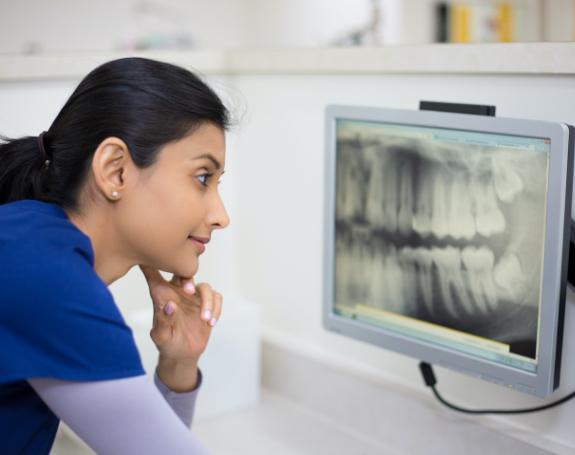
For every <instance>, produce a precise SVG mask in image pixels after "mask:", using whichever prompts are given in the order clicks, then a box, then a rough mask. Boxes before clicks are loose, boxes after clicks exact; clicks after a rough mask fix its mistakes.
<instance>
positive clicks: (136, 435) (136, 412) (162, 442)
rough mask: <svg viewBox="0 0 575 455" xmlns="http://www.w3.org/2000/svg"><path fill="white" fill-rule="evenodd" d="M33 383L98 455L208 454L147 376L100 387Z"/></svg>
mask: <svg viewBox="0 0 575 455" xmlns="http://www.w3.org/2000/svg"><path fill="white" fill-rule="evenodd" d="M28 382H29V383H30V385H31V386H32V388H34V390H35V391H36V393H37V394H38V395H39V396H40V398H42V400H43V401H44V402H45V403H46V404H47V405H48V407H50V409H51V410H52V411H53V412H54V413H55V414H56V415H57V416H58V417H59V418H60V419H61V420H62V421H63V422H65V423H66V424H67V425H68V426H69V427H70V428H71V429H72V430H73V431H74V432H75V433H76V434H77V435H78V436H79V437H80V438H81V439H82V440H83V441H84V442H85V443H86V444H87V445H88V446H89V447H90V448H91V449H92V450H94V451H95V452H96V453H98V454H117V453H121V454H125V455H131V454H134V455H140V454H143V453H162V454H168V455H171V454H183V453H185V454H189V455H208V454H209V452H208V451H207V449H206V447H205V446H204V445H203V444H201V443H200V442H199V441H198V439H197V438H196V437H195V436H194V435H193V434H192V433H191V431H190V430H189V428H186V426H185V425H184V423H183V422H182V421H181V420H180V419H179V418H178V417H177V416H176V414H175V413H174V412H173V411H172V409H170V407H169V406H168V403H167V402H166V400H164V398H163V397H162V395H161V394H160V392H159V391H158V389H157V388H156V387H155V386H154V385H153V384H152V383H151V382H150V381H149V380H148V379H147V377H145V376H138V377H134V378H124V379H114V380H107V381H95V382H92V381H84V382H72V381H61V380H57V379H44V378H38V379H31V380H29V381H28Z"/></svg>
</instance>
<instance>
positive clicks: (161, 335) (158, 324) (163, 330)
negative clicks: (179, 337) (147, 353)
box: [150, 300, 177, 345]
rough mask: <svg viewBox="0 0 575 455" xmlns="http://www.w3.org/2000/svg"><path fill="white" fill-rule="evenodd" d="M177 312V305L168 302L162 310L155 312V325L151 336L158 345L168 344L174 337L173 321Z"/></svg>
mask: <svg viewBox="0 0 575 455" xmlns="http://www.w3.org/2000/svg"><path fill="white" fill-rule="evenodd" d="M176 311H177V304H176V303H174V301H172V300H170V301H168V302H167V303H166V304H165V305H164V306H163V308H162V309H160V310H158V311H154V323H153V327H152V330H150V336H151V337H152V340H153V341H154V343H156V344H157V345H161V344H163V343H165V342H167V341H168V340H169V339H170V338H171V336H172V320H173V317H174V315H175V313H176Z"/></svg>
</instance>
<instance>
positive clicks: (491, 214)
mask: <svg viewBox="0 0 575 455" xmlns="http://www.w3.org/2000/svg"><path fill="white" fill-rule="evenodd" d="M474 188H475V193H474V196H475V223H476V229H477V232H479V233H480V234H481V235H483V236H485V237H489V236H491V235H493V234H498V233H500V232H503V231H504V230H505V217H504V216H503V212H501V210H500V209H499V206H498V204H497V198H496V197H495V190H494V188H493V183H492V182H489V183H482V184H476V185H475V186H474Z"/></svg>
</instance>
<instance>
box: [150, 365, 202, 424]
mask: <svg viewBox="0 0 575 455" xmlns="http://www.w3.org/2000/svg"><path fill="white" fill-rule="evenodd" d="M202 382H203V376H202V371H201V370H200V369H199V368H198V383H197V384H196V386H195V387H194V389H193V390H191V391H190V392H183V393H178V392H174V391H173V390H171V389H170V388H168V387H167V386H166V385H165V384H164V383H163V382H162V380H161V379H160V377H159V376H158V373H154V383H155V384H156V387H157V388H158V390H159V391H160V393H161V394H162V396H163V397H164V399H165V400H166V402H167V403H168V404H169V405H170V407H171V408H172V409H173V411H174V412H175V413H176V414H177V415H178V417H179V418H180V420H181V421H182V422H183V423H184V425H186V426H187V427H188V428H190V427H191V426H192V421H193V419H194V411H195V409H196V398H197V396H198V391H199V389H200V387H201V386H202Z"/></svg>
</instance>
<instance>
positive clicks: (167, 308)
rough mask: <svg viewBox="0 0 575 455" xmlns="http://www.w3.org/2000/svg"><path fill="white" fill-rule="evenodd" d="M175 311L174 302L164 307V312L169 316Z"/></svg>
mask: <svg viewBox="0 0 575 455" xmlns="http://www.w3.org/2000/svg"><path fill="white" fill-rule="evenodd" d="M173 312H174V307H173V306H172V302H168V304H167V305H166V306H165V307H164V313H166V314H167V315H168V316H169V315H171V314H172V313H173Z"/></svg>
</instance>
